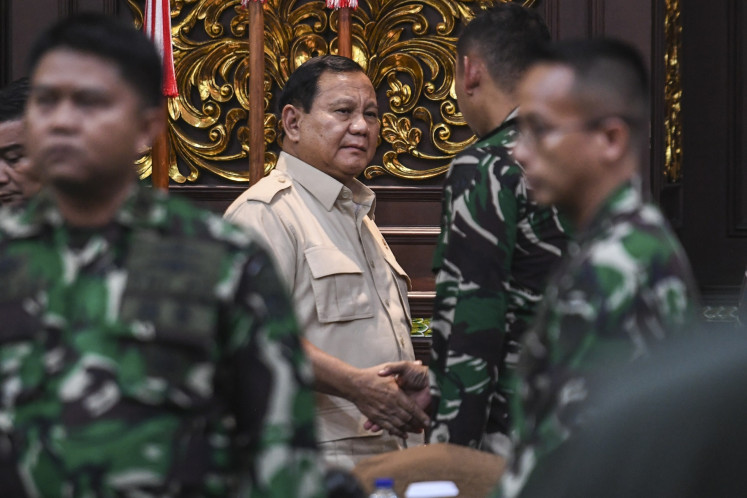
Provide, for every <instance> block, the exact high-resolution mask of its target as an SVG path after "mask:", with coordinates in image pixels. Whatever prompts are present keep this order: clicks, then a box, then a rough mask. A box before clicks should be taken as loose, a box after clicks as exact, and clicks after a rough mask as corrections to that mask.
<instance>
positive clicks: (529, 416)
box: [496, 182, 698, 497]
mask: <svg viewBox="0 0 747 498" xmlns="http://www.w3.org/2000/svg"><path fill="white" fill-rule="evenodd" d="M697 302H698V291H697V288H696V287H695V285H694V280H693V277H692V273H691V270H690V265H689V263H688V261H687V257H686V256H685V254H684V252H683V250H682V248H681V247H680V244H679V242H678V240H677V239H676V237H675V236H674V234H673V233H672V232H671V230H670V228H669V226H668V224H667V223H666V220H665V219H664V218H663V216H662V214H661V213H660V212H659V210H658V209H657V208H656V207H654V206H652V205H648V204H644V203H643V202H642V201H641V196H640V194H639V191H638V188H637V186H636V185H634V184H633V183H632V182H629V183H626V184H624V185H623V186H621V187H620V188H619V189H618V190H616V191H615V192H614V193H613V194H612V195H611V196H610V197H609V198H608V199H607V201H605V203H604V205H603V207H602V208H601V209H600V211H599V212H598V213H597V214H596V216H595V218H594V220H593V221H592V223H591V224H590V225H589V227H588V228H587V229H586V230H584V231H583V233H581V234H579V237H578V239H577V240H575V241H573V242H571V243H570V244H569V245H568V250H567V256H566V257H565V258H564V260H563V262H562V263H561V264H560V266H559V267H558V270H557V273H555V274H554V275H553V277H551V279H550V281H549V282H548V287H547V290H546V294H545V298H544V300H543V303H542V305H541V306H540V309H539V310H538V315H537V321H536V323H535V324H534V325H533V326H532V327H531V330H530V331H529V332H527V334H526V336H525V339H524V341H523V345H522V352H521V356H520V359H519V364H518V366H517V369H516V378H515V381H516V383H517V386H516V393H517V395H516V396H514V397H513V398H512V401H511V408H512V422H513V426H512V432H513V434H512V435H513V436H514V438H515V443H516V444H515V454H514V456H513V459H512V462H511V464H510V465H509V466H508V468H507V470H506V473H505V474H504V476H503V478H502V480H501V488H502V490H500V491H497V492H496V494H497V495H498V496H504V497H513V496H518V495H519V494H520V491H521V489H522V488H523V486H524V485H525V483H526V479H527V478H528V477H529V476H530V474H531V472H532V471H533V469H535V468H537V466H538V465H541V462H542V459H543V457H545V456H546V455H547V454H548V453H549V452H552V451H554V450H556V449H557V448H558V446H559V445H561V444H562V442H563V441H564V440H566V439H567V438H568V437H569V436H571V434H572V432H573V430H574V427H576V426H577V424H578V423H579V420H578V419H577V416H578V414H579V411H580V409H581V408H582V407H583V406H584V402H585V401H586V400H587V399H588V397H589V396H590V394H591V393H593V392H594V388H593V386H592V385H590V384H591V383H590V381H589V379H590V377H591V374H593V373H594V372H599V371H600V370H602V369H608V368H611V367H612V366H614V365H615V364H621V363H622V362H628V361H631V360H635V359H638V358H642V357H647V356H649V355H650V352H651V351H652V350H653V349H655V348H656V347H657V346H661V345H663V344H666V341H664V339H665V338H667V337H671V336H682V335H683V334H684V333H687V332H689V331H691V330H692V329H694V327H696V325H697V324H696V321H695V320H696V309H697ZM662 341H664V342H662Z"/></svg>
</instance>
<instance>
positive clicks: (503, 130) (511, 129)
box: [475, 107, 519, 147]
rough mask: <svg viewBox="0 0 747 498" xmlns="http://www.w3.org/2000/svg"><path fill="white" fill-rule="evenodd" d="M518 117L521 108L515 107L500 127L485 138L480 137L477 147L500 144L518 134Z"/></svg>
mask: <svg viewBox="0 0 747 498" xmlns="http://www.w3.org/2000/svg"><path fill="white" fill-rule="evenodd" d="M518 115H519V108H518V107H515V108H514V110H513V111H511V112H509V113H508V116H506V118H505V119H504V120H503V121H502V122H501V124H499V125H498V127H497V128H495V129H494V130H493V131H491V132H489V133H487V134H485V136H482V137H480V139H479V140H478V142H477V143H476V144H475V145H476V146H478V147H479V146H481V145H483V144H485V145H487V144H492V143H494V142H498V143H500V142H501V141H505V140H507V139H510V138H512V137H513V136H514V135H516V134H517V130H516V118H517V117H518Z"/></svg>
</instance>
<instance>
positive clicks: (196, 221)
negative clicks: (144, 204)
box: [151, 195, 252, 249]
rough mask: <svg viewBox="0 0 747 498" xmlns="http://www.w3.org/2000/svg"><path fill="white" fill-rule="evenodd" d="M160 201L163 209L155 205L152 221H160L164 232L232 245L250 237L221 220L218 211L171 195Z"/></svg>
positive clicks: (244, 244) (244, 243) (243, 244)
mask: <svg viewBox="0 0 747 498" xmlns="http://www.w3.org/2000/svg"><path fill="white" fill-rule="evenodd" d="M162 202H163V203H164V204H163V207H164V209H158V208H156V209H154V210H153V212H152V215H153V217H154V218H153V220H151V221H152V222H153V223H155V224H156V225H161V231H162V232H164V234H165V233H169V234H170V235H171V236H177V237H180V238H191V239H199V240H202V241H206V242H207V241H213V242H217V243H219V244H222V245H224V246H226V247H228V248H232V249H239V248H246V247H247V246H248V245H250V243H251V241H252V238H251V237H250V236H249V235H248V234H247V232H246V231H245V230H242V229H241V228H240V227H238V226H236V225H234V224H233V223H230V222H228V221H226V220H224V219H223V217H222V216H220V215H219V214H218V213H214V212H212V211H210V210H208V209H205V208H202V207H200V206H197V205H195V204H193V203H192V202H191V201H190V200H189V199H184V198H180V197H179V196H176V195H170V196H168V198H165V199H163V200H162Z"/></svg>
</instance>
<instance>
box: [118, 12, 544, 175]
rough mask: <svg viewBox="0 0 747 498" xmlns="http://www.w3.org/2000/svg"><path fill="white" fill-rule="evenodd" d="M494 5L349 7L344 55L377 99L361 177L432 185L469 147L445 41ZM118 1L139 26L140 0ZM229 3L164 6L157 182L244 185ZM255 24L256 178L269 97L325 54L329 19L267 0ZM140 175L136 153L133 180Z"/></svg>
mask: <svg viewBox="0 0 747 498" xmlns="http://www.w3.org/2000/svg"><path fill="white" fill-rule="evenodd" d="M500 1H508V0H486V1H469V0H466V1H463V0H360V2H359V7H358V9H356V10H354V11H353V12H352V15H351V21H352V22H351V24H352V28H351V32H352V49H353V58H354V59H355V60H356V62H358V63H359V64H360V65H361V66H362V67H363V68H364V70H365V71H366V73H367V74H368V76H369V77H370V78H371V81H372V82H373V84H374V87H375V88H376V89H377V92H378V94H379V96H380V99H382V100H384V98H385V100H386V102H387V106H386V108H384V109H382V114H381V137H380V145H379V151H378V152H379V154H377V157H380V158H381V164H380V165H372V166H369V167H368V168H367V169H366V170H365V172H364V174H365V176H366V177H367V178H373V177H376V176H380V175H391V176H394V177H397V178H400V179H406V180H425V179H428V178H433V177H435V176H437V175H440V174H442V173H444V172H445V171H446V170H447V169H448V164H449V162H450V161H451V159H452V158H453V157H454V155H455V154H456V153H458V152H459V151H461V150H462V149H463V148H465V147H466V146H468V145H470V144H471V143H473V142H474V140H475V138H474V137H473V136H471V133H469V131H468V128H467V127H466V124H465V122H464V119H463V117H462V115H461V113H459V111H458V110H457V106H456V97H455V93H454V60H455V44H456V36H457V35H458V32H459V28H460V26H461V25H463V24H465V23H467V22H469V21H470V20H471V19H472V17H474V12H475V10H476V9H479V8H483V7H485V6H488V5H491V4H493V3H496V2H500ZM127 3H128V4H129V6H130V7H131V9H132V10H133V13H134V16H135V23H136V24H137V25H141V24H142V17H143V14H142V10H143V4H144V0H127ZM239 3H240V2H239V0H171V17H172V37H173V52H174V63H175V69H176V78H177V85H178V87H179V97H176V98H173V99H170V102H169V106H168V114H169V137H170V141H171V153H170V167H169V176H170V177H171V179H172V180H174V181H176V182H180V183H183V182H187V181H189V182H195V181H197V180H198V178H199V177H200V175H201V172H202V171H209V172H211V173H213V174H215V175H217V176H218V177H221V178H223V179H225V180H229V181H239V182H241V181H248V180H249V174H248V164H247V157H248V152H249V147H250V141H249V131H250V130H249V128H248V124H247V118H248V114H249V95H248V80H249V64H248V62H249V61H248V57H249V43H248V39H247V35H248V31H247V30H248V29H249V26H248V14H247V12H246V11H244V10H243V9H241V8H240V7H239ZM534 3H535V0H528V1H525V2H524V4H525V5H527V6H531V5H532V4H534ZM264 20H265V25H264V34H265V37H264V38H265V45H264V58H265V74H264V116H265V117H264V140H265V146H266V150H267V152H266V153H265V172H267V171H269V170H271V169H272V168H273V167H274V166H275V163H276V162H277V150H278V145H277V140H278V134H277V128H278V119H277V116H276V115H275V114H274V113H273V112H272V107H271V105H272V103H273V99H274V97H275V96H276V95H277V93H278V92H279V90H280V89H282V88H283V87H284V85H285V82H286V81H287V79H288V76H289V75H290V73H291V72H293V70H295V69H296V68H297V67H298V66H299V65H301V64H303V62H305V61H306V60H307V59H309V58H311V57H313V56H316V55H319V54H325V53H337V45H338V40H337V20H338V17H337V12H336V11H333V10H330V9H327V8H326V7H325V4H324V2H323V1H320V0H316V1H314V0H312V1H306V0H268V1H267V3H265V4H264ZM455 136H459V137H461V138H455ZM407 164H409V166H408V165H407ZM150 172H151V162H150V157H149V156H146V157H144V158H142V159H141V160H140V162H139V163H138V173H139V174H140V176H141V177H146V176H148V175H150Z"/></svg>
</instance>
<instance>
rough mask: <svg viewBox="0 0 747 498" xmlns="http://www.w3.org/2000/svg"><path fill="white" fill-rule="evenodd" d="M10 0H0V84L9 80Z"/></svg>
mask: <svg viewBox="0 0 747 498" xmlns="http://www.w3.org/2000/svg"><path fill="white" fill-rule="evenodd" d="M12 48H13V47H12V45H11V41H10V0H0V85H6V84H7V83H8V82H10V81H11V75H10V73H11V70H10V62H11V57H12V53H13V52H12Z"/></svg>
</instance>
